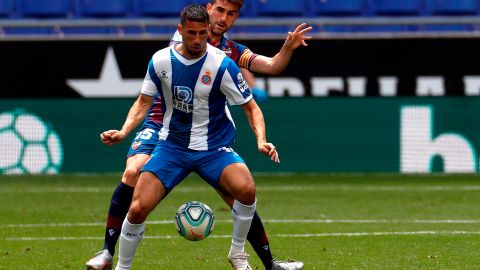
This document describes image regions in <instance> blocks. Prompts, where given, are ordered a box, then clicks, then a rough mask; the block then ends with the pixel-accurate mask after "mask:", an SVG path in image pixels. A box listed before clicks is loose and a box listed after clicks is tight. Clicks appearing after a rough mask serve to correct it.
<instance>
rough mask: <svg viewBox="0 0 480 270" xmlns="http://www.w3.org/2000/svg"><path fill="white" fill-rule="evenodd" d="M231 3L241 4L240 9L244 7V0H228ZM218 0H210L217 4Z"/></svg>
mask: <svg viewBox="0 0 480 270" xmlns="http://www.w3.org/2000/svg"><path fill="white" fill-rule="evenodd" d="M227 1H228V2H230V3H234V4H237V5H238V6H239V8H238V9H239V10H240V9H241V8H242V7H243V0H227ZM216 2H217V0H210V4H212V5H213V4H215V3H216Z"/></svg>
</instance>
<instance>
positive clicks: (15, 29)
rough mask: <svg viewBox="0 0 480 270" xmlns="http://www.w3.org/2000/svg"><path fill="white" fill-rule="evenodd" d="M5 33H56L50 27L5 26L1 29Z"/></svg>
mask: <svg viewBox="0 0 480 270" xmlns="http://www.w3.org/2000/svg"><path fill="white" fill-rule="evenodd" d="M3 31H4V33H5V34H6V35H12V36H15V35H31V36H45V35H53V34H58V32H57V31H56V30H55V29H54V28H52V27H5V28H4V29H3Z"/></svg>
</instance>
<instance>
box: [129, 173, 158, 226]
mask: <svg viewBox="0 0 480 270" xmlns="http://www.w3.org/2000/svg"><path fill="white" fill-rule="evenodd" d="M166 194H167V190H166V189H165V187H164V186H163V183H162V182H161V181H160V180H159V179H158V177H157V176H156V175H155V174H153V173H151V172H143V173H142V174H141V175H140V178H139V180H138V183H137V186H136V187H135V191H134V193H133V200H132V204H131V206H130V210H129V221H130V222H132V223H134V224H137V223H141V222H143V221H144V220H145V218H146V217H147V216H148V214H150V212H151V211H152V210H153V209H155V207H156V206H157V204H158V203H159V202H160V201H161V200H162V199H163V198H164V197H165V195H166Z"/></svg>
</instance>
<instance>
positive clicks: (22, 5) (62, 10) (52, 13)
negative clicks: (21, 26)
mask: <svg viewBox="0 0 480 270" xmlns="http://www.w3.org/2000/svg"><path fill="white" fill-rule="evenodd" d="M47 3H48V4H47ZM17 10H18V13H19V15H20V16H23V17H40V18H49V17H69V16H72V14H73V4H72V0H48V1H46V0H17Z"/></svg>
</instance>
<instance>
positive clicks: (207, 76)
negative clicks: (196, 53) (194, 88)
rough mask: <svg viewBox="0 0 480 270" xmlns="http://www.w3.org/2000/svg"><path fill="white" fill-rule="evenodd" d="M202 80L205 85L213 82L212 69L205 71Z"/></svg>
mask: <svg viewBox="0 0 480 270" xmlns="http://www.w3.org/2000/svg"><path fill="white" fill-rule="evenodd" d="M201 81H202V83H203V84H205V85H209V84H210V83H212V75H211V73H210V71H205V74H203V76H202V78H201Z"/></svg>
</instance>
